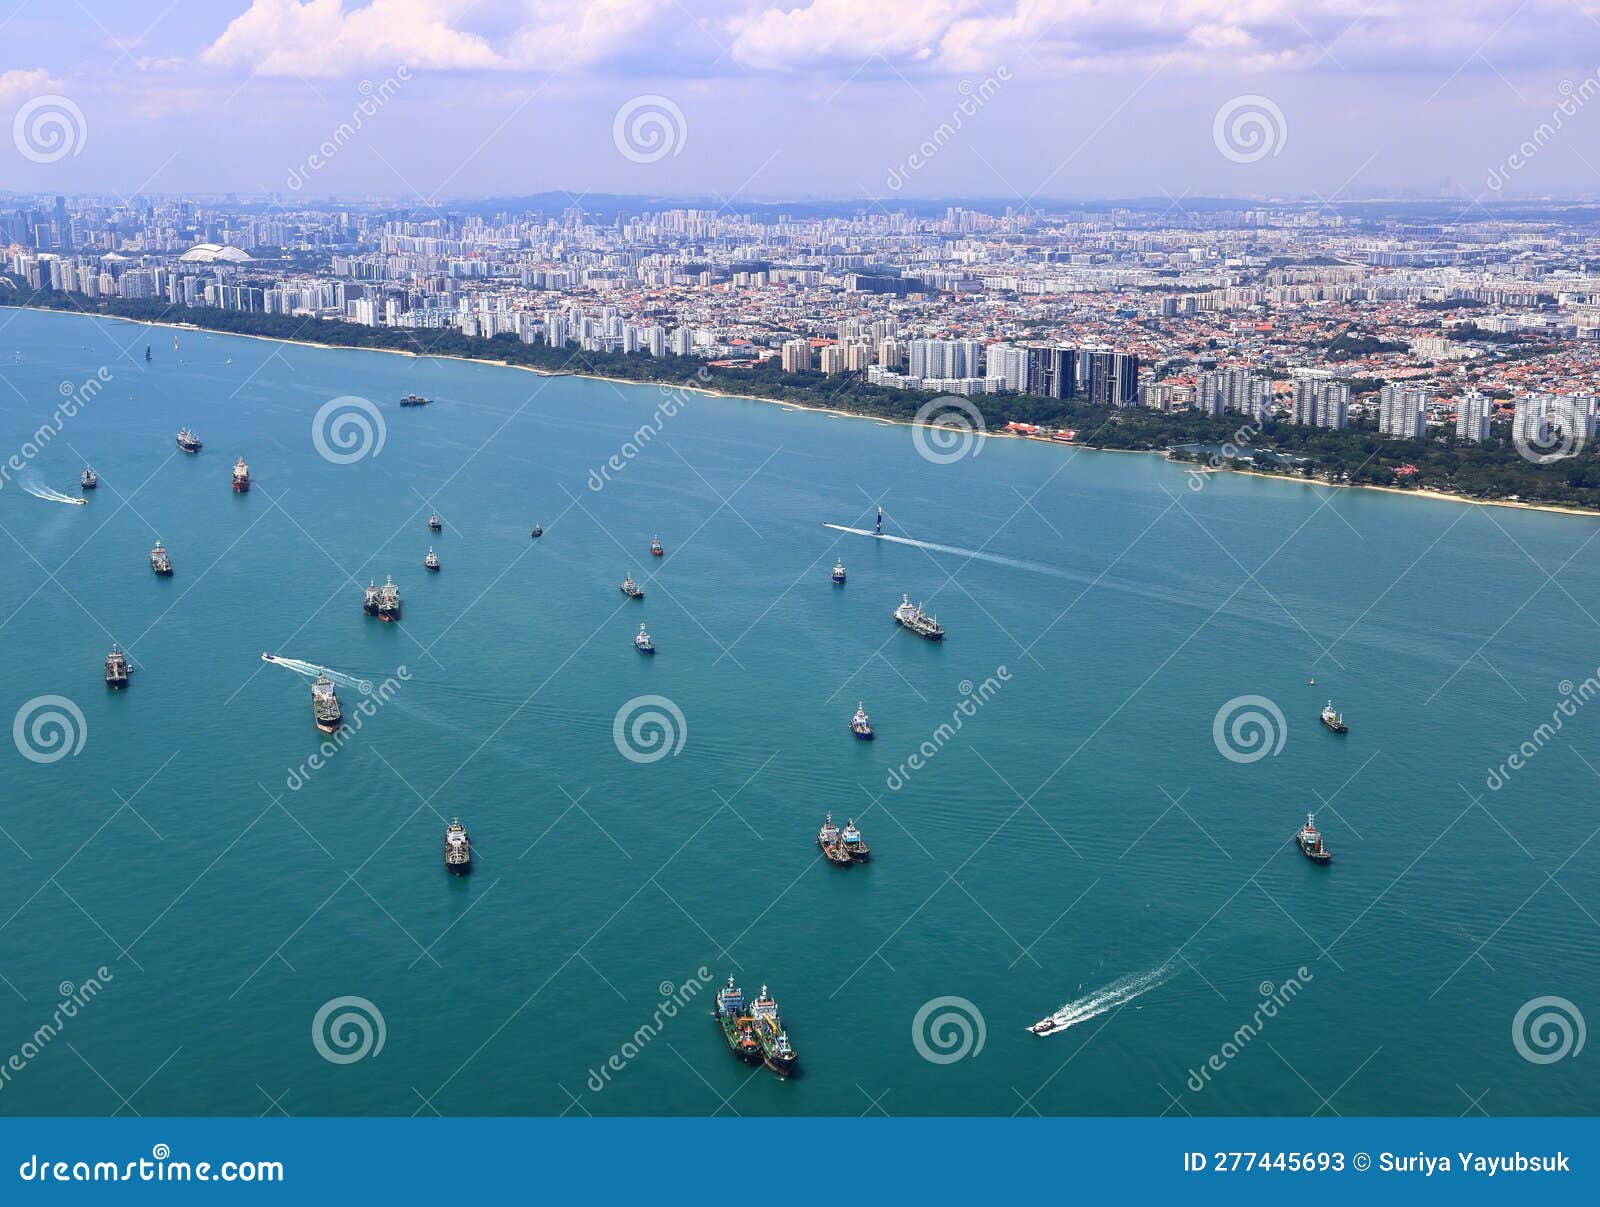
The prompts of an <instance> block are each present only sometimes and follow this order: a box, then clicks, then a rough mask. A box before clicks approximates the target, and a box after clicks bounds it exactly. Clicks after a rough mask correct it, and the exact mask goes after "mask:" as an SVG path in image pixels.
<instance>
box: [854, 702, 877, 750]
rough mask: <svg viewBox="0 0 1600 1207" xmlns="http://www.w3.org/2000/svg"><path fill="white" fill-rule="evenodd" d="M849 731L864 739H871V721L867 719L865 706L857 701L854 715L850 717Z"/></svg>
mask: <svg viewBox="0 0 1600 1207" xmlns="http://www.w3.org/2000/svg"><path fill="white" fill-rule="evenodd" d="M850 732H851V733H853V734H855V735H856V737H858V738H861V739H863V740H865V741H868V742H870V741H871V740H872V722H871V721H869V720H868V719H867V710H866V708H864V707H863V706H862V705H861V704H860V703H859V702H858V703H857V704H856V715H855V716H853V717H851V718H850Z"/></svg>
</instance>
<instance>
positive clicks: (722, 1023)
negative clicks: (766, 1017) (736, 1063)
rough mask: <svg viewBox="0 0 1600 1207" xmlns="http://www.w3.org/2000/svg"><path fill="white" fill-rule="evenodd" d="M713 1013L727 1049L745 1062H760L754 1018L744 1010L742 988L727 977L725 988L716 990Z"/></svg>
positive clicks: (759, 1048)
mask: <svg viewBox="0 0 1600 1207" xmlns="http://www.w3.org/2000/svg"><path fill="white" fill-rule="evenodd" d="M713 1013H714V1014H715V1016H716V1020H717V1025H718V1026H719V1027H721V1028H722V1038H723V1039H725V1040H727V1042H728V1050H729V1051H730V1052H732V1053H733V1054H734V1055H735V1056H737V1057H738V1058H739V1059H740V1060H742V1061H744V1062H745V1063H746V1064H760V1063H761V1041H760V1040H758V1039H757V1038H756V1031H755V1020H754V1019H752V1018H751V1017H750V1016H749V1015H748V1014H746V1013H745V1011H744V990H742V989H740V988H738V987H737V986H736V985H735V984H734V983H733V978H732V977H731V976H730V977H729V978H728V984H727V986H726V987H725V988H722V989H718V990H717V1008H716V1010H715V1011H713Z"/></svg>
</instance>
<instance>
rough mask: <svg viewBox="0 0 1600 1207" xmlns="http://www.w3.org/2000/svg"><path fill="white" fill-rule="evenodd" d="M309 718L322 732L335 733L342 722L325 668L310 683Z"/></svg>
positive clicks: (341, 711)
mask: <svg viewBox="0 0 1600 1207" xmlns="http://www.w3.org/2000/svg"><path fill="white" fill-rule="evenodd" d="M265 656H266V655H262V657H265ZM311 718H312V720H314V721H315V722H316V723H317V728H318V729H320V730H322V732H323V733H335V732H337V731H338V729H339V726H341V725H343V724H344V711H343V710H342V709H341V708H340V707H339V697H338V696H337V695H335V694H334V690H333V681H332V680H331V679H329V678H328V672H327V671H325V670H324V671H319V672H318V673H317V678H316V682H314V683H312V685H311Z"/></svg>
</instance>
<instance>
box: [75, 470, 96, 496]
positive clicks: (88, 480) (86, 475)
mask: <svg viewBox="0 0 1600 1207" xmlns="http://www.w3.org/2000/svg"><path fill="white" fill-rule="evenodd" d="M78 485H79V486H80V487H82V488H83V489H84V490H93V489H94V488H95V487H96V486H99V485H100V476H99V475H98V474H96V473H95V472H94V470H92V469H90V468H89V467H88V466H84V469H83V476H82V477H80V478H79V479H78Z"/></svg>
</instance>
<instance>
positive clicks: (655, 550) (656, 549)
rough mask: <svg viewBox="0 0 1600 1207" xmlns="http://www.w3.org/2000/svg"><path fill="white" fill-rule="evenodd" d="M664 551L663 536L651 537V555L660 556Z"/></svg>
mask: <svg viewBox="0 0 1600 1207" xmlns="http://www.w3.org/2000/svg"><path fill="white" fill-rule="evenodd" d="M662 552H663V551H662V548H661V538H660V537H658V536H654V537H651V538H650V556H651V557H660V556H661V555H662Z"/></svg>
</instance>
